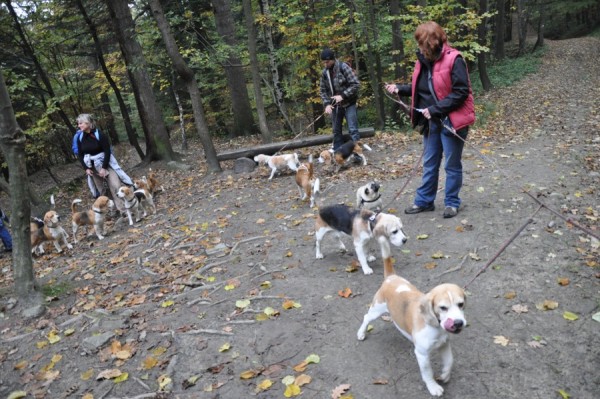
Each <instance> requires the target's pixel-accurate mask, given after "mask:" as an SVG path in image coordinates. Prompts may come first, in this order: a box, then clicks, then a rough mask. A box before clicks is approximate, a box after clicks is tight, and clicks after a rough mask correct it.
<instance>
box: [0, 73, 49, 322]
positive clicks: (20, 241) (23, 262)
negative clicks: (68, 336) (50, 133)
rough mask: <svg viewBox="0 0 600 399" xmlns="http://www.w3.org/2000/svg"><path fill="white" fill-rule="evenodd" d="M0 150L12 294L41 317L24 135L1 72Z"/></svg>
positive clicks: (28, 309)
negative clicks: (6, 198) (6, 197)
mask: <svg viewBox="0 0 600 399" xmlns="http://www.w3.org/2000/svg"><path fill="white" fill-rule="evenodd" d="M0 148H1V149H2V152H3V153H4V158H5V159H6V163H7V164H8V170H9V173H10V179H9V180H10V183H9V184H10V193H11V196H10V202H11V223H12V238H13V253H12V259H13V276H14V281H15V291H16V293H17V295H18V297H19V299H20V301H21V303H22V305H23V306H22V309H23V310H24V311H26V312H27V315H29V316H33V317H37V316H40V315H41V314H42V313H43V312H44V310H45V308H44V305H43V295H42V294H41V292H40V290H39V286H38V284H37V282H36V281H35V275H34V273H33V261H32V258H31V238H30V230H29V219H30V217H31V204H30V202H29V184H28V179H27V167H26V164H25V134H23V131H22V130H21V128H20V127H19V126H18V125H17V120H16V118H15V113H14V110H13V107H12V104H11V101H10V97H9V95H8V89H7V88H6V85H5V83H4V77H3V74H2V71H1V70H0Z"/></svg>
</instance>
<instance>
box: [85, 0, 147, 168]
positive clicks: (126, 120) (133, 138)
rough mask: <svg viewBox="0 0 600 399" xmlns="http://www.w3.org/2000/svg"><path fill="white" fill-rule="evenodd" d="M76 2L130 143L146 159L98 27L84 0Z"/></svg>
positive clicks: (141, 157)
mask: <svg viewBox="0 0 600 399" xmlns="http://www.w3.org/2000/svg"><path fill="white" fill-rule="evenodd" d="M75 4H76V5H77V8H78V9H79V12H80V14H81V16H82V17H83V20H84V21H85V25H86V26H87V28H88V29H89V30H90V35H91V36H92V40H93V41H94V47H95V49H96V58H97V59H98V63H99V64H100V68H102V72H103V73H104V76H105V77H106V81H107V82H108V84H109V85H110V87H111V89H112V91H113V93H114V95H115V98H116V99H117V104H118V105H119V110H120V112H121V116H122V117H123V125H124V126H125V131H126V132H127V138H128V139H129V144H131V145H132V146H133V148H135V150H136V152H137V154H138V156H139V157H140V159H144V151H142V148H141V147H140V144H139V142H138V139H137V135H136V134H135V129H134V128H133V126H132V124H131V118H130V117H129V111H128V110H127V106H126V105H125V101H124V100H123V96H122V95H121V90H120V89H119V86H117V83H116V82H115V80H114V79H113V78H112V75H111V74H110V71H109V70H108V67H107V66H106V61H105V60H104V53H103V51H102V45H101V43H100V39H99V38H98V32H97V29H96V24H95V23H94V21H93V20H92V19H91V18H90V17H89V15H88V13H87V11H86V9H85V7H84V6H83V2H82V0H75Z"/></svg>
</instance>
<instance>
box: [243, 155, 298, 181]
mask: <svg viewBox="0 0 600 399" xmlns="http://www.w3.org/2000/svg"><path fill="white" fill-rule="evenodd" d="M254 162H256V163H258V164H265V165H267V166H269V167H270V168H271V176H269V180H271V179H273V176H275V172H277V169H281V168H283V167H284V166H286V165H287V167H288V168H290V169H291V170H293V171H294V172H295V171H297V170H298V166H299V164H300V161H299V160H298V154H296V153H292V154H282V155H273V156H269V155H265V154H258V155H257V156H255V157H254Z"/></svg>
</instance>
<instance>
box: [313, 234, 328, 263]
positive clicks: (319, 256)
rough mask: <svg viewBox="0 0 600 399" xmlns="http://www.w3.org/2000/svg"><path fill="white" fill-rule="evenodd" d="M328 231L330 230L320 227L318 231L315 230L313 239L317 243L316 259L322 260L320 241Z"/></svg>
mask: <svg viewBox="0 0 600 399" xmlns="http://www.w3.org/2000/svg"><path fill="white" fill-rule="evenodd" d="M329 230H330V229H327V228H325V227H321V228H320V229H319V230H317V231H316V232H315V239H316V241H317V243H316V250H317V254H316V258H317V259H323V253H322V252H321V241H322V240H323V237H325V234H327V232H328V231H329Z"/></svg>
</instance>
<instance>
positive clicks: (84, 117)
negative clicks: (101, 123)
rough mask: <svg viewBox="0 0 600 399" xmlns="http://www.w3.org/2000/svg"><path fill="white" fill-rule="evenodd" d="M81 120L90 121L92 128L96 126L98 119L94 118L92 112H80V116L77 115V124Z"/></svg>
mask: <svg viewBox="0 0 600 399" xmlns="http://www.w3.org/2000/svg"><path fill="white" fill-rule="evenodd" d="M79 122H86V123H89V124H90V128H92V129H95V128H96V121H95V120H94V117H93V116H92V114H79V116H78V117H77V124H79Z"/></svg>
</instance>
